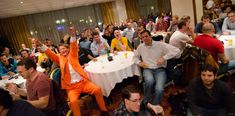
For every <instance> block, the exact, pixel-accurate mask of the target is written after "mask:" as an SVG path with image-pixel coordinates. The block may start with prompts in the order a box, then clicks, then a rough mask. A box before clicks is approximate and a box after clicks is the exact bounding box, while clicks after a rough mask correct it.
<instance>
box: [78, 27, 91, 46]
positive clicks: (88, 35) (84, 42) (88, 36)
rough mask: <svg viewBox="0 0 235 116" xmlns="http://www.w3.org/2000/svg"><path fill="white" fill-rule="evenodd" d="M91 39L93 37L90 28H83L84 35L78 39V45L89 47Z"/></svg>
mask: <svg viewBox="0 0 235 116" xmlns="http://www.w3.org/2000/svg"><path fill="white" fill-rule="evenodd" d="M92 40H93V38H92V35H91V29H90V28H87V29H85V32H84V35H83V36H82V37H81V39H80V40H79V47H80V48H85V49H90V46H91V42H92Z"/></svg>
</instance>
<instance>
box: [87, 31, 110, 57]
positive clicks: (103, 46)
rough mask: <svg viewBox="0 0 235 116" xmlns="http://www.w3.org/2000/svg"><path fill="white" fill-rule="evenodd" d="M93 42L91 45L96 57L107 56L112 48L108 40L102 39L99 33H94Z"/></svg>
mask: <svg viewBox="0 0 235 116" xmlns="http://www.w3.org/2000/svg"><path fill="white" fill-rule="evenodd" d="M92 36H93V42H92V43H91V48H90V50H91V52H92V53H93V55H94V56H95V57H97V56H100V55H104V54H106V53H107V52H108V51H109V49H110V47H109V44H108V43H107V41H106V40H104V39H103V38H101V37H100V35H99V33H98V32H93V33H92Z"/></svg>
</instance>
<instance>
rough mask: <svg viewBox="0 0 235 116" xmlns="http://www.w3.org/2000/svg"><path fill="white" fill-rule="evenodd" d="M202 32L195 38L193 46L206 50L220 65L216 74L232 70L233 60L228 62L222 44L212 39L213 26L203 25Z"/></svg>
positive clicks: (233, 66)
mask: <svg viewBox="0 0 235 116" xmlns="http://www.w3.org/2000/svg"><path fill="white" fill-rule="evenodd" d="M202 32H203V34H202V35H199V36H197V37H196V38H195V40H194V42H193V45H195V46H198V47H200V48H203V49H205V50H207V51H208V52H209V53H210V54H211V55H212V56H213V58H214V60H215V61H216V62H217V63H218V64H220V65H219V72H218V74H221V73H225V72H226V71H228V70H231V69H234V68H235V60H230V61H229V60H228V58H227V57H226V56H225V54H224V46H223V44H222V42H221V41H219V40H218V39H215V38H213V34H214V32H215V28H214V25H213V24H211V23H205V24H204V25H203V26H202ZM219 62H221V63H219Z"/></svg>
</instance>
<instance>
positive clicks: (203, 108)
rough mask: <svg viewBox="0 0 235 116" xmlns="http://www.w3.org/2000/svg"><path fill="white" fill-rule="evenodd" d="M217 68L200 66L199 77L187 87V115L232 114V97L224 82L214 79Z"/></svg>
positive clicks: (223, 115)
mask: <svg viewBox="0 0 235 116" xmlns="http://www.w3.org/2000/svg"><path fill="white" fill-rule="evenodd" d="M216 74H217V69H216V68H215V67H213V66H211V65H209V64H205V65H203V66H202V67H201V71H200V77H196V78H194V79H193V80H192V81H190V83H189V86H188V87H187V94H188V102H189V110H188V116H234V115H235V109H234V104H235V101H234V97H233V94H232V89H231V87H229V86H228V85H227V84H226V83H224V82H223V81H221V80H218V79H216Z"/></svg>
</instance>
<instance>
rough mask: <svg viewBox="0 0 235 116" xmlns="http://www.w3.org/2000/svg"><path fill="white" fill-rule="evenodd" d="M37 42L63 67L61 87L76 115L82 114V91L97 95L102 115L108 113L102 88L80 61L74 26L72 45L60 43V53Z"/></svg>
mask: <svg viewBox="0 0 235 116" xmlns="http://www.w3.org/2000/svg"><path fill="white" fill-rule="evenodd" d="M37 44H38V45H41V46H42V47H41V49H42V50H43V51H44V52H45V53H46V54H47V55H48V57H49V58H50V59H51V60H53V61H54V62H55V63H57V64H59V66H60V69H61V87H62V89H66V91H67V94H68V97H69V100H70V103H71V109H72V110H73V114H74V116H81V112H80V108H79V103H78V98H79V96H80V94H81V93H89V94H91V95H95V98H96V101H97V103H98V105H99V107H100V109H101V115H104V116H106V115H108V113H107V108H106V106H105V102H104V99H103V95H102V91H101V88H100V87H98V86H96V85H95V84H93V83H92V82H90V80H89V78H88V75H87V74H86V73H85V71H84V70H83V68H82V67H81V65H80V64H79V62H78V44H77V41H76V36H75V29H74V27H72V29H71V39H70V46H69V45H68V44H63V43H62V44H60V45H59V51H60V54H55V53H53V52H52V51H51V50H50V49H49V48H47V47H46V46H45V45H42V44H41V42H39V41H37Z"/></svg>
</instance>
